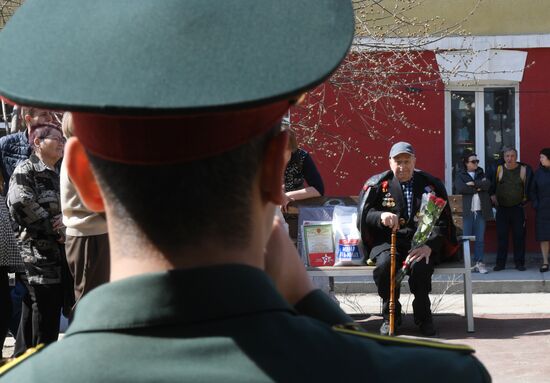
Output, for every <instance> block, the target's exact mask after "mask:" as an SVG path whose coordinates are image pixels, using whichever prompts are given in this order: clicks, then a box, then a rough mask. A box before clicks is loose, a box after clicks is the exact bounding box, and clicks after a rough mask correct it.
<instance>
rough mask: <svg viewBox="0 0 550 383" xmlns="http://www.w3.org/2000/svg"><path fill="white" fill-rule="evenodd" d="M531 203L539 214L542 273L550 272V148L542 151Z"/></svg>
mask: <svg viewBox="0 0 550 383" xmlns="http://www.w3.org/2000/svg"><path fill="white" fill-rule="evenodd" d="M531 193H532V194H531V201H532V203H533V207H534V208H535V210H536V212H537V218H536V221H535V227H536V237H537V241H539V242H540V250H541V252H542V266H541V267H540V272H541V273H544V272H546V271H548V247H549V246H548V245H549V243H550V148H544V149H542V150H541V151H540V167H539V168H538V170H537V171H536V173H535V177H534V179H533V187H532V188H531Z"/></svg>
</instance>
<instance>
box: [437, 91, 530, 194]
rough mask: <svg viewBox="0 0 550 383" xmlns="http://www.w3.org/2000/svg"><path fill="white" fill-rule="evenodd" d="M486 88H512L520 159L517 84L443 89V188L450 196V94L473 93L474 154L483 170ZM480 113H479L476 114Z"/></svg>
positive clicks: (451, 183)
mask: <svg viewBox="0 0 550 383" xmlns="http://www.w3.org/2000/svg"><path fill="white" fill-rule="evenodd" d="M486 88H514V89H515V91H514V106H515V113H514V115H515V121H514V127H515V134H516V137H515V142H516V150H517V151H518V160H520V159H521V151H520V124H519V121H520V118H519V113H520V108H519V84H518V83H517V82H516V83H510V84H502V83H499V84H494V85H489V84H484V85H479V86H457V85H449V86H447V87H445V187H446V188H447V192H448V193H449V194H450V193H451V191H452V185H453V180H452V174H453V166H454V165H455V164H453V163H452V147H451V145H452V132H451V92H475V104H476V115H475V120H476V132H475V140H476V153H477V156H478V158H479V161H480V162H479V166H481V167H482V168H483V169H486V167H485V117H484V114H483V112H484V110H485V100H484V91H485V89H486ZM478 111H480V112H478Z"/></svg>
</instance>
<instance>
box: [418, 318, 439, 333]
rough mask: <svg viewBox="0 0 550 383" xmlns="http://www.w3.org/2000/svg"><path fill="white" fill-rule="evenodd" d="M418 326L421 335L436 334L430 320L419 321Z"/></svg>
mask: <svg viewBox="0 0 550 383" xmlns="http://www.w3.org/2000/svg"><path fill="white" fill-rule="evenodd" d="M419 327H420V333H422V335H423V336H434V335H435V334H436V331H435V327H434V323H433V322H432V321H431V320H428V321H426V322H422V323H420V326H419Z"/></svg>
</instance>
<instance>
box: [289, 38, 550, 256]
mask: <svg viewBox="0 0 550 383" xmlns="http://www.w3.org/2000/svg"><path fill="white" fill-rule="evenodd" d="M526 51H527V52H528V57H527V62H528V63H531V62H534V63H533V64H532V65H529V66H528V67H527V68H526V69H525V72H524V76H523V80H522V82H521V83H520V85H519V129H520V145H519V149H520V156H521V161H523V162H526V163H528V164H529V165H531V166H532V167H533V169H534V170H535V169H536V168H537V167H538V152H539V150H540V149H541V148H542V147H550V76H549V75H548V71H547V70H546V68H549V67H550V49H548V48H544V49H542V48H541V49H527V50H526ZM421 62H422V65H433V64H434V63H435V56H434V54H433V53H431V52H424V53H422V57H421ZM416 72H418V70H417V71H416ZM415 75H418V73H415ZM420 76H424V78H423V80H428V81H425V82H426V83H423V84H421V85H418V86H416V87H415V88H416V91H415V92H414V93H415V94H414V97H415V98H416V100H417V101H418V102H419V103H422V104H423V105H422V106H419V105H418V104H415V105H406V103H405V104H400V103H399V102H396V101H394V104H395V105H397V107H398V109H399V110H401V111H402V112H403V113H404V114H405V115H406V116H407V119H408V121H409V122H410V123H411V124H410V126H404V125H403V124H401V123H399V122H395V121H391V120H390V121H388V120H387V119H386V120H384V118H383V116H384V113H383V109H384V108H385V106H384V101H383V100H382V101H381V106H380V114H378V115H377V118H376V120H377V121H372V120H369V121H368V122H367V123H365V119H364V118H363V117H362V115H361V113H358V112H357V109H358V108H357V103H358V102H359V101H358V100H359V99H357V98H356V99H353V98H351V99H350V98H345V101H342V100H341V98H339V97H338V95H337V93H338V90H335V89H333V88H331V85H330V84H329V83H325V84H324V85H323V86H325V87H328V90H327V89H325V91H324V93H323V97H325V99H324V105H325V106H326V105H329V107H326V108H325V110H323V112H321V113H320V115H321V117H320V118H319V120H320V121H322V125H323V127H322V129H321V128H320V129H319V131H321V130H322V131H323V134H328V135H329V136H330V137H332V136H339V137H341V138H342V139H343V140H348V142H356V145H355V147H356V149H357V150H355V151H354V150H351V151H346V149H345V146H344V145H340V146H338V145H334V148H336V149H334V148H333V150H332V151H333V152H336V153H337V154H336V155H335V154H334V153H333V154H332V155H327V151H326V150H325V149H323V147H322V145H321V146H320V145H319V142H323V140H327V138H323V137H322V134H321V133H319V132H318V133H315V136H316V138H317V139H318V141H317V142H315V143H314V144H312V145H307V144H305V145H303V146H304V147H305V148H306V149H307V150H310V152H311V153H312V156H313V158H314V159H315V161H316V163H317V166H318V168H319V171H320V172H321V175H322V176H323V180H324V182H325V190H326V194H327V195H357V194H358V193H359V190H360V189H361V187H362V186H363V183H364V182H365V180H366V179H367V178H368V177H370V176H372V175H374V174H377V173H379V172H382V171H384V170H387V169H388V152H389V149H390V147H391V145H392V144H393V143H395V142H397V141H408V142H410V143H412V144H413V146H414V147H415V150H416V152H417V168H419V169H422V170H425V171H428V172H429V173H431V174H433V175H435V176H437V177H439V178H440V179H442V180H444V176H445V144H444V143H445V105H444V92H443V89H444V85H443V84H442V83H441V81H438V80H434V79H433V78H430V76H429V75H427V74H420ZM419 89H420V90H421V91H420V92H418V90H419ZM405 91H406V90H405ZM308 101H311V100H308V99H306V103H307V102H308ZM354 103H355V104H354ZM292 113H293V114H292V117H291V120H292V122H293V123H294V122H296V121H303V120H301V119H302V117H303V115H304V113H303V110H302V111H301V110H300V109H299V108H298V109H296V110H294V111H293V112H292ZM369 117H370V116H369ZM306 124H307V122H306ZM369 125H370V128H369V127H368V126H369ZM373 131H374V133H373ZM310 133H311V132H310ZM298 135H299V138H300V133H298ZM320 137H321V138H320ZM302 138H303V137H302ZM338 147H340V151H339V150H338ZM526 212H527V251H529V252H538V251H539V246H538V243H537V242H536V241H535V237H534V211H533V209H532V208H531V207H528V208H527V209H526ZM495 237H496V236H495V227H494V223H490V224H489V225H488V229H487V238H486V243H487V251H489V252H494V251H496V239H495Z"/></svg>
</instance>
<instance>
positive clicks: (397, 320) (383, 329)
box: [380, 315, 401, 335]
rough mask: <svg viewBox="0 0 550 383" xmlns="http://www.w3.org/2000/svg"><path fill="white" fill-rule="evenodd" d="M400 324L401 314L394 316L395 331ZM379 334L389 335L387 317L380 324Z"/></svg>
mask: <svg viewBox="0 0 550 383" xmlns="http://www.w3.org/2000/svg"><path fill="white" fill-rule="evenodd" d="M399 326H401V315H397V316H396V318H395V327H396V328H395V329H394V330H396V332H397V327H399ZM380 335H390V321H389V319H384V321H383V322H382V326H380Z"/></svg>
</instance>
